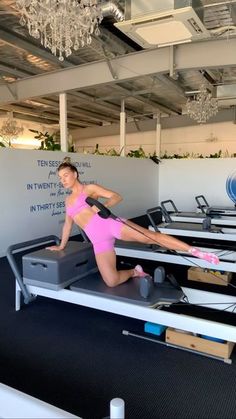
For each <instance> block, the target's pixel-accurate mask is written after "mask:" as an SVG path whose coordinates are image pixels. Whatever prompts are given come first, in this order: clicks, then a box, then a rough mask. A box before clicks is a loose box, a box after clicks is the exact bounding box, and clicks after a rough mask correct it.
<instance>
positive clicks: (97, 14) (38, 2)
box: [16, 0, 103, 61]
mask: <svg viewBox="0 0 236 419" xmlns="http://www.w3.org/2000/svg"><path fill="white" fill-rule="evenodd" d="M16 7H17V9H18V10H19V13H20V15H21V18H20V23H21V25H23V26H27V27H28V30H29V34H30V35H31V36H33V37H34V38H37V39H40V41H41V44H42V45H43V46H44V47H45V48H49V49H50V50H51V52H52V54H54V55H58V56H59V60H60V61H63V60H64V56H66V57H68V56H69V55H70V54H72V49H74V50H75V51H77V50H78V49H79V48H80V47H83V46H84V45H88V44H91V42H92V38H91V35H92V34H93V33H94V34H95V35H99V33H100V31H99V27H98V25H99V24H100V23H101V21H102V18H103V15H102V11H101V8H100V6H99V5H98V0H16Z"/></svg>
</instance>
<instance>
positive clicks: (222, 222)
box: [156, 195, 236, 227]
mask: <svg viewBox="0 0 236 419" xmlns="http://www.w3.org/2000/svg"><path fill="white" fill-rule="evenodd" d="M195 199H196V200H197V206H198V211H195V212H194V211H180V210H179V209H178V208H177V206H176V204H175V203H174V201H173V200H172V199H167V200H165V201H162V202H161V204H160V206H161V209H162V214H163V220H165V219H166V218H167V217H168V215H169V216H170V217H171V221H178V222H185V223H197V224H202V225H204V224H205V225H207V223H208V225H209V224H213V225H217V226H218V225H219V226H222V227H228V226H232V227H236V211H235V212H234V211H231V213H230V215H225V214H223V213H222V212H221V211H216V210H214V211H213V210H212V209H211V207H210V206H209V207H208V203H207V201H206V203H205V202H204V201H202V199H205V198H204V196H203V195H199V196H196V197H195ZM156 224H157V223H156Z"/></svg>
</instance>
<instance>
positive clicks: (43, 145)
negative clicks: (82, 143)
mask: <svg viewBox="0 0 236 419" xmlns="http://www.w3.org/2000/svg"><path fill="white" fill-rule="evenodd" d="M29 131H31V132H33V133H34V134H36V135H35V136H34V138H35V139H36V140H39V141H40V146H39V148H38V150H49V151H58V150H61V145H60V135H59V133H58V132H54V133H53V134H49V133H48V132H44V133H43V132H41V131H37V130H35V129H29ZM68 151H69V152H70V153H74V151H75V150H74V144H70V145H69V147H68Z"/></svg>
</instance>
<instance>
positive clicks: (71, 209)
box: [66, 192, 90, 218]
mask: <svg viewBox="0 0 236 419" xmlns="http://www.w3.org/2000/svg"><path fill="white" fill-rule="evenodd" d="M86 198H88V195H86V193H84V192H81V193H80V194H79V196H78V198H76V200H75V202H74V203H73V204H72V205H68V206H67V207H66V213H67V214H68V215H69V216H70V217H71V218H74V217H75V216H76V215H77V214H79V213H80V212H81V211H82V210H83V209H85V208H90V206H89V205H88V204H87V202H86V201H85V200H86Z"/></svg>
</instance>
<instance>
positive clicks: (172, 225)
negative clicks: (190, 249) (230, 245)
mask: <svg viewBox="0 0 236 419" xmlns="http://www.w3.org/2000/svg"><path fill="white" fill-rule="evenodd" d="M159 211H161V212H162V214H163V217H164V219H165V222H163V223H160V224H156V222H155V219H154V216H155V213H156V212H159ZM146 214H147V216H148V218H149V220H150V229H152V230H154V231H159V232H161V233H166V234H170V235H174V236H182V237H193V238H202V239H209V240H213V241H214V240H217V241H218V240H222V241H232V242H234V241H235V239H236V227H223V226H217V225H212V224H211V218H210V217H205V218H203V221H202V224H199V223H197V222H194V223H192V222H191V223H190V222H180V221H173V219H172V215H171V214H169V213H168V212H166V211H165V210H163V207H160V206H157V207H154V208H149V209H148V210H147V211H146Z"/></svg>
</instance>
